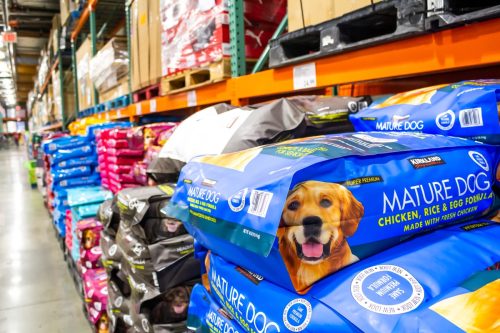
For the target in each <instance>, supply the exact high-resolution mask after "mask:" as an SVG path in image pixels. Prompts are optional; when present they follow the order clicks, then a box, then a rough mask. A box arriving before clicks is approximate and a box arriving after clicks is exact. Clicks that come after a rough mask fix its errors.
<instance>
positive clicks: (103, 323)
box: [96, 313, 109, 333]
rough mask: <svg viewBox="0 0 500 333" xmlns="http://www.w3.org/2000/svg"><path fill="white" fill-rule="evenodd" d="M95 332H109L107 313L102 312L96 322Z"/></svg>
mask: <svg viewBox="0 0 500 333" xmlns="http://www.w3.org/2000/svg"><path fill="white" fill-rule="evenodd" d="M96 327H97V333H108V332H109V320H108V315H107V314H106V313H103V314H102V316H101V318H99V321H98V322H97V325H96Z"/></svg>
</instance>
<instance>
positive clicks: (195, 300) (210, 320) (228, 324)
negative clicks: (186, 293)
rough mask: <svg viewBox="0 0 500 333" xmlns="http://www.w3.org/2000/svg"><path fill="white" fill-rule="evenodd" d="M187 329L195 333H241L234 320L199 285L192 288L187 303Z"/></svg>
mask: <svg viewBox="0 0 500 333" xmlns="http://www.w3.org/2000/svg"><path fill="white" fill-rule="evenodd" d="M187 327H188V329H190V330H191V331H193V332H197V333H242V332H244V331H243V330H242V329H241V328H240V327H239V326H238V324H237V323H236V322H234V318H233V317H232V316H231V315H230V314H229V313H228V312H227V311H226V310H224V309H223V308H222V307H221V306H220V305H219V304H217V302H216V301H215V300H214V299H213V298H212V296H211V295H210V293H209V292H208V291H207V290H206V289H205V288H204V287H203V286H202V285H200V284H197V285H195V286H194V288H193V291H192V292H191V299H190V302H189V310H188V319H187Z"/></svg>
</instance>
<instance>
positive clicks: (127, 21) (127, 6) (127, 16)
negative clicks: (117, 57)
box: [125, 1, 132, 103]
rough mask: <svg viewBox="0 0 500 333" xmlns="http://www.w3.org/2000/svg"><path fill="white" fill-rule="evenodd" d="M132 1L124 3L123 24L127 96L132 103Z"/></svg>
mask: <svg viewBox="0 0 500 333" xmlns="http://www.w3.org/2000/svg"><path fill="white" fill-rule="evenodd" d="M131 2H132V1H127V3H125V26H126V29H127V32H126V33H127V51H128V98H129V100H130V103H132V61H131V57H132V46H131V40H130V37H131V36H130V4H131Z"/></svg>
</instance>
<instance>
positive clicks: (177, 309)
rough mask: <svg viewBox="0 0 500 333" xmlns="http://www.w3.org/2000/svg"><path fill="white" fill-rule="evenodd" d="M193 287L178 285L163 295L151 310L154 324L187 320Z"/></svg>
mask: <svg viewBox="0 0 500 333" xmlns="http://www.w3.org/2000/svg"><path fill="white" fill-rule="evenodd" d="M191 289H192V287H184V286H178V287H174V288H172V289H170V290H169V291H167V292H166V293H165V294H163V295H162V297H161V299H160V301H159V302H158V303H157V304H156V305H155V306H154V307H153V309H152V311H151V323H152V324H167V323H175V322H179V321H182V320H185V319H186V317H187V309H188V305H189V296H190V294H191Z"/></svg>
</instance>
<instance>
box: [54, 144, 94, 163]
mask: <svg viewBox="0 0 500 333" xmlns="http://www.w3.org/2000/svg"><path fill="white" fill-rule="evenodd" d="M94 154H95V150H94V147H93V146H91V145H87V146H80V147H78V148H71V149H59V150H58V151H57V152H55V153H54V154H52V155H51V164H52V165H56V164H58V163H60V162H62V161H66V160H69V159H74V158H80V157H87V156H92V155H94Z"/></svg>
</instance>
